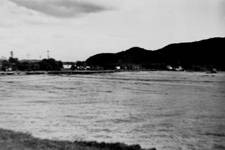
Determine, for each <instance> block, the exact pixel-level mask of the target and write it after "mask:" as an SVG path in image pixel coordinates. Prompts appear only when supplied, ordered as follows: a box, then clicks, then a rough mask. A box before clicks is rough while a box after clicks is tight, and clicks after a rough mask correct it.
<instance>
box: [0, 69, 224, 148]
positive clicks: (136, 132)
mask: <svg viewBox="0 0 225 150" xmlns="http://www.w3.org/2000/svg"><path fill="white" fill-rule="evenodd" d="M224 106H225V73H223V72H222V73H221V72H219V73H217V74H207V73H204V72H166V71H152V72H150V71H149V72H147V71H146V72H117V73H105V74H90V75H29V76H27V75H19V76H0V128H4V129H11V130H16V131H22V132H29V133H31V134H32V135H34V136H35V137H40V138H48V139H53V140H71V141H100V142H101V141H104V142H123V143H126V144H140V145H141V146H142V147H146V148H148V147H156V148H157V149H167V150H170V149H171V150H172V149H184V150H188V149H205V150H211V149H224V148H225V144H224V141H225V107H224Z"/></svg>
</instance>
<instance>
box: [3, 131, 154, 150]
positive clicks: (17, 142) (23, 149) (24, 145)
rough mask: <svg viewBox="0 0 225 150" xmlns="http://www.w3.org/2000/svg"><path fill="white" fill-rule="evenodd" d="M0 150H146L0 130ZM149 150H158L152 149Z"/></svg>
mask: <svg viewBox="0 0 225 150" xmlns="http://www.w3.org/2000/svg"><path fill="white" fill-rule="evenodd" d="M0 150H144V149H142V148H141V147H140V146H139V145H126V144H122V143H97V142H78V141H75V142H71V141H54V140H47V139H39V138H35V137H33V136H31V135H30V134H27V133H21V132H15V131H11V130H5V129H0ZM148 150H156V149H155V148H151V149H148Z"/></svg>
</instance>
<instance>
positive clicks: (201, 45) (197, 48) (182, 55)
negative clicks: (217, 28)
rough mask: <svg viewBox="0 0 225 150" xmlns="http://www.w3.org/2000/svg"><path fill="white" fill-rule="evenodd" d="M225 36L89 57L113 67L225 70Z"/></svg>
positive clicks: (98, 64)
mask: <svg viewBox="0 0 225 150" xmlns="http://www.w3.org/2000/svg"><path fill="white" fill-rule="evenodd" d="M224 51H225V38H212V39H207V40H202V41H197V42H189V43H176V44H170V45H168V46H165V47H163V48H161V49H159V50H156V51H150V50H146V49H143V48H139V47H133V48H130V49H128V50H126V51H122V52H119V53H106V54H104V53H103V54H97V55H94V56H92V57H90V58H88V59H87V60H86V63H87V64H88V65H91V66H101V67H103V68H105V69H112V68H115V66H118V65H119V66H125V67H126V66H132V65H133V66H139V67H138V68H142V69H165V68H166V66H168V65H171V66H174V67H176V66H182V67H183V68H184V69H190V70H208V69H210V68H216V69H218V70H225V65H224V64H225V63H224V62H225V60H224V58H223V57H224V55H223V52H224Z"/></svg>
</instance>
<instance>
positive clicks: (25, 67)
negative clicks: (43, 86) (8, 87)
mask: <svg viewBox="0 0 225 150" xmlns="http://www.w3.org/2000/svg"><path fill="white" fill-rule="evenodd" d="M62 67H63V63H62V62H61V61H56V60H55V59H53V58H50V59H43V60H35V61H34V60H33V61H32V60H30V61H28V60H27V61H19V60H18V59H17V58H12V57H10V58H9V59H8V60H3V61H2V62H1V68H0V70H2V71H18V70H19V71H40V70H42V71H56V70H61V69H62Z"/></svg>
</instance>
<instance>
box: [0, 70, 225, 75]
mask: <svg viewBox="0 0 225 150" xmlns="http://www.w3.org/2000/svg"><path fill="white" fill-rule="evenodd" d="M141 71H168V72H205V73H208V74H215V73H217V72H207V71H195V70H183V71H172V70H148V69H143V70H75V71H73V70H65V71H0V76H6V75H76V74H83V75H85V74H86V75H87V74H102V73H115V72H141ZM219 72H223V71H219Z"/></svg>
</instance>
